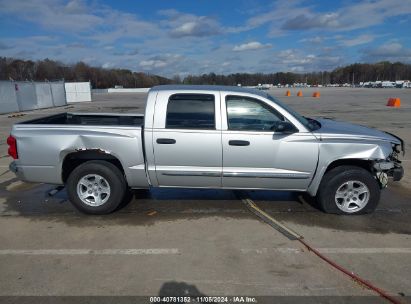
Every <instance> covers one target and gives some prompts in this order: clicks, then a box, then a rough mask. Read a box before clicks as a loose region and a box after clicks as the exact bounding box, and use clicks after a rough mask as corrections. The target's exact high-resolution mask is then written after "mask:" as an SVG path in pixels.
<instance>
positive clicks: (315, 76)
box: [0, 57, 411, 88]
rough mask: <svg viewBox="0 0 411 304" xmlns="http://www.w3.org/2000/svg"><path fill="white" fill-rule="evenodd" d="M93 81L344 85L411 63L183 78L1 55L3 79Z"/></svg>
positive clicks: (403, 69)
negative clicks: (328, 69) (302, 71)
mask: <svg viewBox="0 0 411 304" xmlns="http://www.w3.org/2000/svg"><path fill="white" fill-rule="evenodd" d="M62 79H64V80H65V81H67V82H69V81H90V82H91V85H92V87H93V88H111V87H114V86H116V85H121V86H123V87H125V88H133V87H152V86H154V85H160V84H170V83H183V84H219V85H237V84H241V85H243V86H254V85H257V84H265V83H269V84H274V85H277V84H282V85H285V84H293V83H307V84H311V85H315V84H317V85H318V84H323V85H324V84H330V83H331V84H343V83H355V84H358V83H359V82H366V81H377V80H391V81H395V80H411V64H404V63H401V62H395V63H391V62H388V61H384V62H378V63H372V64H371V63H355V64H351V65H347V66H344V67H338V68H336V69H334V70H333V71H321V72H311V73H291V72H277V73H265V74H263V73H254V74H251V73H235V74H229V75H218V74H215V73H209V74H202V75H188V76H186V77H184V78H183V79H181V78H180V77H179V76H174V77H173V78H171V79H170V78H166V77H161V76H158V75H153V74H148V73H142V72H133V71H130V70H128V69H106V68H101V67H92V66H89V65H87V64H85V63H84V62H78V63H76V64H72V65H66V64H63V63H61V62H58V61H53V60H49V59H45V60H38V61H32V60H21V59H14V58H6V57H0V80H28V81H54V80H62Z"/></svg>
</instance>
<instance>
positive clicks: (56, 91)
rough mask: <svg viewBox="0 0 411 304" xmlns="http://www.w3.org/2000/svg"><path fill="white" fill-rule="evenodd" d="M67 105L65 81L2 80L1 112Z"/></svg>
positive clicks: (0, 87) (0, 90)
mask: <svg viewBox="0 0 411 304" xmlns="http://www.w3.org/2000/svg"><path fill="white" fill-rule="evenodd" d="M64 105H67V102H66V93H65V90H64V82H63V81H61V82H27V81H0V113H1V114H3V113H11V112H19V111H29V110H36V109H43V108H51V107H57V106H64Z"/></svg>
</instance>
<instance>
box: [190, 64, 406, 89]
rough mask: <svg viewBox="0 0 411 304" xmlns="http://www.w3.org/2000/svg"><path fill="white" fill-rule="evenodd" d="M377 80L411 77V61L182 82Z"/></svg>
mask: <svg viewBox="0 0 411 304" xmlns="http://www.w3.org/2000/svg"><path fill="white" fill-rule="evenodd" d="M378 80H381V81H383V80H388V81H395V80H411V64H404V63H401V62H395V63H391V62H388V61H384V62H378V63H372V64H371V63H355V64H351V65H347V66H344V67H338V68H336V69H334V70H333V71H321V72H311V73H290V72H288V73H284V72H277V73H269V74H262V73H256V74H249V73H236V74H230V75H216V74H214V73H209V74H203V75H189V76H187V77H185V78H184V80H183V82H184V83H187V84H221V85H237V84H241V85H243V86H254V85H258V84H265V83H267V84H274V85H278V84H281V85H285V84H293V83H307V84H310V85H319V84H322V85H326V84H344V83H350V84H352V83H354V84H359V83H360V82H367V81H378Z"/></svg>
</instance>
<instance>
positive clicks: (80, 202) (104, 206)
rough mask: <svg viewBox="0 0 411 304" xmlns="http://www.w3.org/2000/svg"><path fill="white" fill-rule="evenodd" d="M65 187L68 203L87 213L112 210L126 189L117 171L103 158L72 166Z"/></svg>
mask: <svg viewBox="0 0 411 304" xmlns="http://www.w3.org/2000/svg"><path fill="white" fill-rule="evenodd" d="M66 188H67V193H68V196H69V199H70V201H71V202H72V204H73V205H74V206H75V207H76V208H77V209H79V210H80V211H82V212H84V213H87V214H108V213H111V212H113V211H114V210H115V209H116V208H117V207H118V206H119V205H120V204H121V202H122V201H123V198H124V196H125V194H126V192H127V185H126V181H125V178H124V176H123V174H122V173H121V171H120V170H119V169H118V168H117V167H116V166H114V165H113V164H111V163H109V162H106V161H88V162H85V163H83V164H81V165H79V166H78V167H76V168H75V169H74V170H73V172H71V174H70V176H69V177H68V179H67V183H66Z"/></svg>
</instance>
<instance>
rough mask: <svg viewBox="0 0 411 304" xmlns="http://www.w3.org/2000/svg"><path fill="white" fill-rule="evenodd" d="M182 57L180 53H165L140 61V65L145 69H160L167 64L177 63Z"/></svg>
mask: <svg viewBox="0 0 411 304" xmlns="http://www.w3.org/2000/svg"><path fill="white" fill-rule="evenodd" d="M181 59H182V56H181V55H177V54H167V55H164V56H154V57H151V58H149V59H147V60H142V61H140V67H142V68H143V69H146V70H151V69H161V68H165V67H167V66H169V65H173V64H176V63H178V62H179V61H180V60H181Z"/></svg>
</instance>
